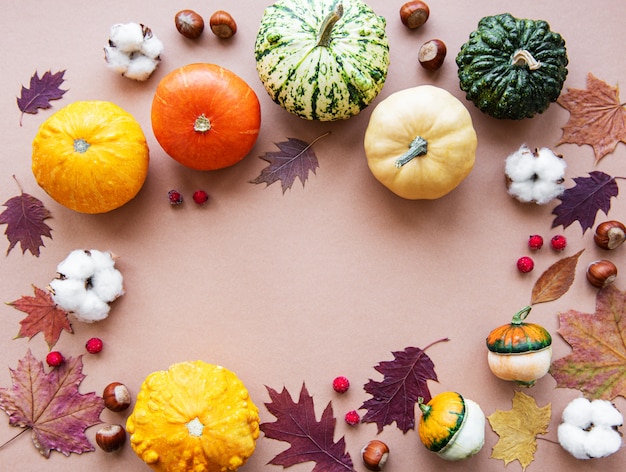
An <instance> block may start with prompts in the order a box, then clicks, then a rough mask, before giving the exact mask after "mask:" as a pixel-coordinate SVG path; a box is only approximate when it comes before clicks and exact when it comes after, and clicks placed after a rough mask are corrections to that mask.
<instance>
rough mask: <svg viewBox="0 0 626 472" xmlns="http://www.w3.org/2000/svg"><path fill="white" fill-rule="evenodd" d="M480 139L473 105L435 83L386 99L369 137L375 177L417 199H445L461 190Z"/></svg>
mask: <svg viewBox="0 0 626 472" xmlns="http://www.w3.org/2000/svg"><path fill="white" fill-rule="evenodd" d="M477 144H478V142H477V138H476V131H475V130H474V126H473V124H472V118H471V116H470V114H469V112H468V111H467V108H465V106H464V105H463V104H462V103H461V102H460V101H459V100H458V99H457V98H456V97H454V96H453V95H452V94H451V93H450V92H448V91H446V90H444V89H441V88H439V87H435V86H432V85H421V86H418V87H413V88H409V89H405V90H401V91H399V92H395V93H393V94H391V95H390V96H389V97H387V98H386V99H385V100H383V101H381V102H380V103H379V104H378V105H377V106H376V108H375V109H374V110H373V112H372V114H371V116H370V121H369V124H368V126H367V130H366V131H365V140H364V146H365V155H366V157H367V163H368V165H369V168H370V170H371V171H372V174H374V177H376V179H378V180H379V181H380V182H381V183H382V184H383V185H385V186H386V187H387V188H388V189H389V190H391V191H392V192H394V193H395V194H397V195H399V196H400V197H403V198H407V199H411V200H417V199H435V198H440V197H442V196H444V195H446V194H447V193H449V192H450V191H452V190H453V189H455V188H456V187H457V186H458V185H459V184H460V183H461V182H462V181H463V180H464V179H465V178H466V177H467V176H468V175H469V173H470V171H471V170H472V168H473V167H474V161H475V156H476V147H477Z"/></svg>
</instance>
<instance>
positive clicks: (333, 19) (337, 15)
mask: <svg viewBox="0 0 626 472" xmlns="http://www.w3.org/2000/svg"><path fill="white" fill-rule="evenodd" d="M342 16H343V4H342V3H339V4H338V5H337V8H335V11H332V12H330V13H329V14H328V16H327V17H326V18H325V19H324V22H323V23H322V27H321V28H320V32H319V35H318V38H319V39H318V40H317V45H318V46H322V47H328V46H329V45H330V34H331V33H332V31H333V26H335V23H337V22H338V21H339V20H340V19H341V17H342Z"/></svg>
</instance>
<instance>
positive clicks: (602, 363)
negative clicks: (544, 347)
mask: <svg viewBox="0 0 626 472" xmlns="http://www.w3.org/2000/svg"><path fill="white" fill-rule="evenodd" d="M558 333H559V334H560V335H561V336H562V337H563V339H565V341H566V342H567V343H568V344H569V345H570V346H571V347H572V352H571V353H570V354H568V355H567V356H565V357H562V358H560V359H557V360H555V361H553V362H552V366H551V368H550V374H551V375H552V377H554V379H555V380H556V384H557V385H556V386H557V387H561V388H573V389H577V390H580V391H581V392H583V394H584V395H585V397H587V398H589V399H603V400H612V399H614V398H615V397H617V396H622V397H626V292H622V291H620V290H619V289H617V288H616V287H615V286H614V285H609V286H608V287H605V288H603V289H601V290H599V291H598V294H597V295H596V312H595V313H593V314H589V313H581V312H579V311H576V310H569V311H567V312H565V313H560V314H559V330H558Z"/></svg>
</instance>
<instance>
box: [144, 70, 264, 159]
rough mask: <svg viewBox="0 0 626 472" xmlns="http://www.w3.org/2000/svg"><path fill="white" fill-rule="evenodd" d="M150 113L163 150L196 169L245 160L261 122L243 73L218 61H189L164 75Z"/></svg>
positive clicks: (253, 97)
mask: <svg viewBox="0 0 626 472" xmlns="http://www.w3.org/2000/svg"><path fill="white" fill-rule="evenodd" d="M151 116H152V130H153V132H154V136H155V137H156V139H157V141H158V142H159V144H160V145H161V147H162V148H163V150H164V151H165V152H166V153H167V154H168V155H169V156H170V157H172V158H173V159H175V160H176V161H178V162H180V163H181V164H183V165H184V166H187V167H190V168H192V169H196V170H215V169H221V168H224V167H228V166H231V165H234V164H236V163H237V162H239V161H240V160H242V159H243V158H244V157H245V156H246V155H247V154H248V153H249V152H250V150H251V149H252V147H253V146H254V143H255V142H256V139H257V137H258V134H259V129H260V126H261V107H260V104H259V100H258V98H257V96H256V94H255V93H254V91H253V90H252V89H251V88H250V86H249V85H248V84H247V83H246V82H245V81H244V80H243V79H242V78H241V77H239V76H238V75H236V74H235V73H233V72H231V71H229V70H228V69H225V68H223V67H220V66H218V65H215V64H202V63H198V64H189V65H186V66H184V67H180V68H178V69H176V70H174V71H172V72H170V73H169V74H167V75H166V76H165V77H163V79H161V82H160V83H159V85H158V86H157V89H156V93H155V95H154V99H153V101H152V115H151Z"/></svg>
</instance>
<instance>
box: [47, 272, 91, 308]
mask: <svg viewBox="0 0 626 472" xmlns="http://www.w3.org/2000/svg"><path fill="white" fill-rule="evenodd" d="M49 285H50V288H51V289H52V291H53V293H52V300H54V303H56V304H57V305H58V306H59V307H61V308H62V309H63V310H65V311H75V310H76V309H77V308H78V307H79V306H80V303H81V300H82V298H83V296H84V294H85V292H86V290H85V281H84V280H80V279H54V280H53V281H52V282H50V284H49Z"/></svg>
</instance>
